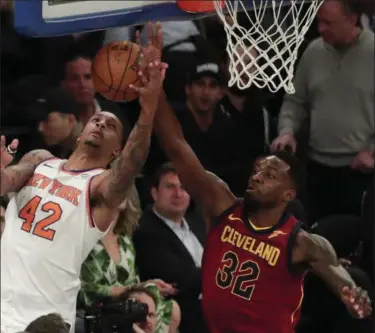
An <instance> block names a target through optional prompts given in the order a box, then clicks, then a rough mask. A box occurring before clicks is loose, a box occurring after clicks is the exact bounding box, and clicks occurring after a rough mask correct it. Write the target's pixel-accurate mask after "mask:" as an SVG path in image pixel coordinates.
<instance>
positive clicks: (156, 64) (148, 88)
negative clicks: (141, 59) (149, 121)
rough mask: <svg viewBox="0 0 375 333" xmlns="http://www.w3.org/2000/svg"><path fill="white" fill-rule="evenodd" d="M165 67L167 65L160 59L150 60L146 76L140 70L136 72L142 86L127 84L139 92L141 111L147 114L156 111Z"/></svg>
mask: <svg viewBox="0 0 375 333" xmlns="http://www.w3.org/2000/svg"><path fill="white" fill-rule="evenodd" d="M167 68H168V65H167V64H165V63H162V62H160V61H153V62H150V63H149V64H148V66H147V74H148V75H147V76H146V75H145V74H144V73H143V72H142V71H140V72H138V76H139V79H140V81H141V83H142V87H137V86H135V85H132V84H131V85H130V86H129V88H130V89H133V90H134V91H136V92H138V93H139V103H140V104H141V107H142V112H144V113H148V114H154V113H155V112H156V109H157V105H158V101H159V95H160V93H161V91H162V88H163V82H164V79H165V72H166V70H167Z"/></svg>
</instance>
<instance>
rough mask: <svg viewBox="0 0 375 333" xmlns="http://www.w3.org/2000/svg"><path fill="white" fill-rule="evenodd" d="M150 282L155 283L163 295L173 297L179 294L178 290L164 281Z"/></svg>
mask: <svg viewBox="0 0 375 333" xmlns="http://www.w3.org/2000/svg"><path fill="white" fill-rule="evenodd" d="M148 282H149V283H153V284H154V285H155V286H156V287H157V288H158V289H159V291H160V293H161V294H163V295H168V296H171V295H175V294H176V293H177V289H176V288H175V287H173V285H171V284H169V283H166V282H164V281H163V280H160V279H155V280H150V281H148Z"/></svg>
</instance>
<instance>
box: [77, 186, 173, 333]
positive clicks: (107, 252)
mask: <svg viewBox="0 0 375 333" xmlns="http://www.w3.org/2000/svg"><path fill="white" fill-rule="evenodd" d="M140 216H141V209H140V203H139V198H138V194H137V190H136V189H135V187H134V186H133V188H132V191H131V195H129V199H128V200H127V201H126V202H125V203H124V204H123V205H122V207H121V210H120V213H119V216H118V218H117V221H116V223H115V224H113V225H112V227H111V228H110V229H109V230H108V232H107V234H106V235H105V236H104V237H103V238H102V239H101V241H100V242H98V243H97V244H96V245H95V247H94V249H93V250H92V251H91V252H90V254H89V255H88V257H87V259H86V260H85V262H84V263H83V266H82V269H81V281H82V289H81V293H80V296H81V299H82V301H83V303H84V306H85V307H86V308H90V306H92V305H93V304H95V303H96V302H99V301H101V300H103V299H105V298H107V297H111V298H112V297H118V296H123V295H124V293H126V292H127V291H128V290H130V289H131V288H133V287H134V286H136V285H138V286H139V283H140V280H139V277H138V274H137V267H136V265H135V257H136V253H135V250H134V245H133V241H132V235H133V232H134V230H135V228H136V227H137V225H138V220H139V217H140ZM142 285H143V287H144V288H145V289H146V290H147V291H148V292H149V293H151V294H152V295H153V298H154V299H155V304H156V308H157V320H156V323H155V327H156V332H157V333H175V332H176V331H177V327H178V325H179V322H180V319H179V307H178V304H176V302H174V301H172V300H167V301H165V300H164V296H167V295H169V296H170V295H172V294H173V293H174V292H175V289H174V288H173V287H172V286H171V285H170V284H167V283H165V282H164V281H162V280H160V279H153V280H149V281H146V282H143V283H142ZM108 324H109V325H111V323H108Z"/></svg>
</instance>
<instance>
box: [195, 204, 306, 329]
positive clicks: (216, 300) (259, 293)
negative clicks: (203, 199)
mask: <svg viewBox="0 0 375 333" xmlns="http://www.w3.org/2000/svg"><path fill="white" fill-rule="evenodd" d="M220 222H221V223H220V224H219V225H218V226H217V227H216V228H214V229H213V230H212V231H211V233H210V235H209V236H208V238H207V241H206V244H205V250H204V256H203V265H202V272H203V285H202V295H203V297H202V306H203V312H204V315H205V318H206V321H207V324H208V327H209V329H210V332H211V333H292V332H294V329H295V326H296V324H297V322H298V320H299V316H300V307H301V303H302V299H303V278H304V275H305V272H304V271H296V272H295V273H293V272H292V271H291V268H292V266H291V255H292V249H293V246H294V241H295V236H296V234H297V232H298V230H299V228H300V223H299V222H298V221H297V220H296V219H295V218H294V217H292V216H291V215H287V214H286V215H285V216H284V217H283V218H282V219H281V220H280V222H279V223H278V224H276V225H275V226H273V227H272V228H269V229H267V230H255V229H254V228H253V227H252V226H251V224H250V223H249V221H248V219H247V218H245V217H244V215H243V205H242V204H238V205H236V206H234V207H233V208H232V209H230V210H229V211H227V212H226V213H224V214H223V216H222V217H221V221H220Z"/></svg>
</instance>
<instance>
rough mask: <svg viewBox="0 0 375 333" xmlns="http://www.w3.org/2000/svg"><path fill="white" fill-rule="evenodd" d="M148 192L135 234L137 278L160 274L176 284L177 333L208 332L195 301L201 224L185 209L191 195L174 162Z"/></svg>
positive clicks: (158, 173) (198, 289)
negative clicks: (147, 204) (147, 206)
mask: <svg viewBox="0 0 375 333" xmlns="http://www.w3.org/2000/svg"><path fill="white" fill-rule="evenodd" d="M151 194H152V197H153V199H154V204H153V206H152V208H151V209H149V210H147V211H145V212H144V214H143V215H142V217H141V219H140V222H139V223H140V226H139V229H138V230H137V231H136V233H135V235H134V245H135V251H136V254H137V255H136V260H137V266H138V268H139V273H140V276H141V279H142V280H147V279H152V278H155V277H159V278H161V279H163V280H164V281H166V282H167V283H171V284H175V285H176V288H177V294H176V295H175V296H174V297H175V299H176V301H177V302H178V304H179V305H180V308H181V313H182V320H181V325H180V328H179V331H180V332H181V333H197V332H199V333H204V332H207V329H206V327H205V323H204V320H203V316H202V311H201V304H200V299H199V297H200V293H201V260H202V253H203V242H204V239H205V229H204V228H205V227H204V222H203V220H202V219H201V218H200V217H199V218H197V216H196V215H193V214H187V213H186V212H187V209H188V206H189V203H190V196H189V194H188V193H187V192H186V191H185V190H184V188H183V187H182V185H181V182H180V179H179V177H178V175H177V173H176V170H175V169H174V168H173V166H172V165H170V164H164V165H163V166H161V167H160V168H159V169H158V170H157V171H156V173H155V176H154V181H153V185H152V188H151Z"/></svg>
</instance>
